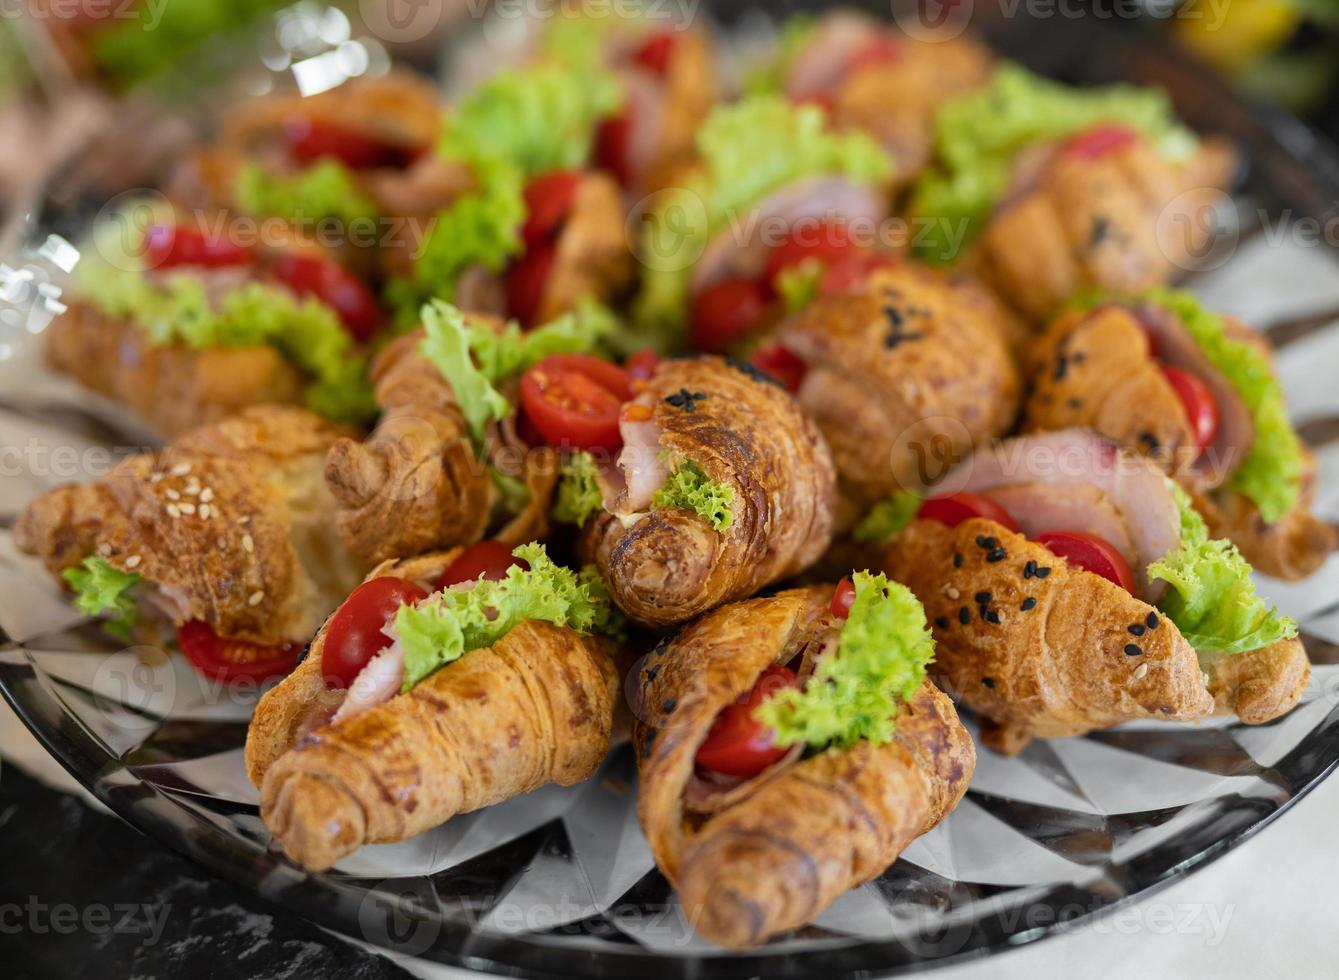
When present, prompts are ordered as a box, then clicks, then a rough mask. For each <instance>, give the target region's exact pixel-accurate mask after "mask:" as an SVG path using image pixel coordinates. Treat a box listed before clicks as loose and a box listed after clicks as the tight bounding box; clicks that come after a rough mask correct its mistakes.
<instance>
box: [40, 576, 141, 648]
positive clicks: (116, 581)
mask: <svg viewBox="0 0 1339 980" xmlns="http://www.w3.org/2000/svg"><path fill="white" fill-rule="evenodd" d="M60 577H61V578H63V579H64V580H65V581H66V583H67V584H68V585H69V586H70V588H71V589H73V590H74V593H75V595H74V604H75V607H76V608H77V609H78V610H79V611H80V612H81V613H84V614H85V615H86V616H102V617H104V620H103V623H102V626H103V628H104V629H105V630H106V631H107V632H108V633H110V634H112V635H113V636H116V637H119V638H120V639H122V640H127V641H128V640H129V639H130V632H131V630H133V629H134V628H135V624H136V623H138V622H139V604H138V603H137V602H136V600H135V597H134V596H133V595H132V594H131V592H132V590H133V589H134V588H135V586H136V585H138V584H139V580H140V577H139V576H138V575H137V574H135V573H134V572H123V571H121V570H120V569H119V568H113V567H112V566H111V565H110V564H108V562H107V560H106V559H105V558H99V557H98V556H97V555H90V556H89V557H88V558H85V559H84V560H83V563H82V564H81V565H80V566H79V567H77V568H67V569H65V571H63V572H61V575H60Z"/></svg>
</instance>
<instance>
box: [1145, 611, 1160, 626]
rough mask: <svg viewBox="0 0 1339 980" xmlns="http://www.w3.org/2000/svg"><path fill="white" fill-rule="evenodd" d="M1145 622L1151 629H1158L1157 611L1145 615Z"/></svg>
mask: <svg viewBox="0 0 1339 980" xmlns="http://www.w3.org/2000/svg"><path fill="white" fill-rule="evenodd" d="M1144 622H1145V623H1147V624H1148V628H1149V629H1151V630H1155V629H1157V628H1158V614H1157V613H1154V612H1151V613H1149V614H1148V615H1147V616H1145V617H1144Z"/></svg>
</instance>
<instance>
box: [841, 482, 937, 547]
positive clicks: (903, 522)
mask: <svg viewBox="0 0 1339 980" xmlns="http://www.w3.org/2000/svg"><path fill="white" fill-rule="evenodd" d="M920 506H921V498H920V497H918V496H916V495H915V494H914V493H910V492H908V491H906V490H899V491H898V492H897V493H895V494H893V495H892V496H891V497H888V498H887V499H885V500H880V501H879V502H878V503H877V504H875V505H874V506H873V507H871V508H870V510H869V513H868V514H866V515H865V517H864V519H863V520H861V522H860V523H859V524H857V525H856V526H855V529H854V530H853V531H852V532H851V537H852V538H854V539H855V540H856V541H859V542H861V543H862V544H879V543H881V542H884V541H887V540H888V539H889V538H891V537H892V536H893V535H894V534H896V533H897V532H898V531H900V530H902V528H904V527H906V526H907V525H908V524H910V523H911V519H912V518H913V517H915V516H916V511H917V510H918V509H919V508H920Z"/></svg>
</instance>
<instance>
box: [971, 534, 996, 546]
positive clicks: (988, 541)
mask: <svg viewBox="0 0 1339 980" xmlns="http://www.w3.org/2000/svg"><path fill="white" fill-rule="evenodd" d="M998 545H999V542H998V541H996V540H995V539H994V538H992V537H991V536H990V535H988V534H978V535H977V536H976V546H977V547H978V548H994V547H996V546H998Z"/></svg>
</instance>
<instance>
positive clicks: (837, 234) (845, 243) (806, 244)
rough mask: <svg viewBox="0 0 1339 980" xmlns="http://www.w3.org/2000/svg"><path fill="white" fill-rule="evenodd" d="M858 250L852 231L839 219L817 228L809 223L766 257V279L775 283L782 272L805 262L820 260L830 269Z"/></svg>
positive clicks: (790, 234) (796, 230)
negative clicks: (839, 260)
mask: <svg viewBox="0 0 1339 980" xmlns="http://www.w3.org/2000/svg"><path fill="white" fill-rule="evenodd" d="M858 248H859V247H858V246H857V245H856V244H855V242H853V241H852V240H851V229H850V228H849V227H848V226H847V224H846V222H845V221H843V220H841V219H840V218H829V219H826V220H824V221H822V222H820V223H819V224H818V225H816V226H815V225H813V224H809V223H806V224H805V225H804V226H803V227H800V228H793V229H792V230H791V231H790V232H789V233H787V235H786V237H785V238H784V239H783V240H782V241H781V243H780V244H778V245H777V246H776V247H774V248H773V249H772V252H771V254H770V255H768V256H767V269H766V271H765V272H764V273H763V278H764V279H766V280H767V281H768V282H776V277H777V276H779V275H780V274H781V273H782V272H784V271H785V270H787V269H789V268H791V267H792V266H796V265H799V264H800V263H801V262H804V261H805V260H806V259H817V260H818V261H819V262H822V263H823V264H824V265H831V264H832V263H833V262H835V261H837V260H838V259H840V258H844V257H846V256H849V255H850V254H851V253H852V252H853V251H857V250H858Z"/></svg>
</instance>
